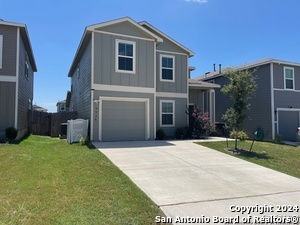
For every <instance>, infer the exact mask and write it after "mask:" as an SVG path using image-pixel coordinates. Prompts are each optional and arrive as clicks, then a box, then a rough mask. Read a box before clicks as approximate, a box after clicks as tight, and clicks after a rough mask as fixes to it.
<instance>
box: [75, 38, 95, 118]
mask: <svg viewBox="0 0 300 225" xmlns="http://www.w3.org/2000/svg"><path fill="white" fill-rule="evenodd" d="M78 66H79V76H78V74H77V69H75V71H74V73H73V76H72V78H71V85H72V88H71V89H72V96H71V101H70V111H77V113H78V118H81V119H89V120H90V117H91V68H92V67H91V41H90V42H89V44H88V45H87V47H86V49H85V51H84V53H83V55H82V57H81V59H80V61H79V63H78Z"/></svg>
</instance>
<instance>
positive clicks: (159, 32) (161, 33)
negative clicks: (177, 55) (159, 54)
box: [139, 21, 195, 57]
mask: <svg viewBox="0 0 300 225" xmlns="http://www.w3.org/2000/svg"><path fill="white" fill-rule="evenodd" d="M139 24H140V25H141V26H146V27H149V28H150V29H152V30H154V31H155V32H156V33H158V34H159V35H160V36H162V37H163V38H165V39H167V40H169V41H170V42H172V43H173V44H175V45H176V46H178V47H179V48H181V49H183V50H184V51H186V52H187V53H188V55H189V57H192V56H194V55H195V53H194V52H193V51H191V50H190V49H188V48H186V47H185V46H183V45H182V44H180V43H178V42H177V41H175V40H174V39H172V38H170V37H169V36H168V35H166V34H164V33H163V32H161V31H160V30H158V29H157V28H155V27H153V26H152V25H151V24H149V23H148V22H146V21H142V22H140V23H139Z"/></svg>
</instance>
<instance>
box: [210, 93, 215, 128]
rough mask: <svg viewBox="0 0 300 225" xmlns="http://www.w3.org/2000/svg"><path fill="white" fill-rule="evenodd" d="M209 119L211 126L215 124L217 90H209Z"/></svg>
mask: <svg viewBox="0 0 300 225" xmlns="http://www.w3.org/2000/svg"><path fill="white" fill-rule="evenodd" d="M209 117H210V124H215V122H216V121H215V90H214V89H211V90H209Z"/></svg>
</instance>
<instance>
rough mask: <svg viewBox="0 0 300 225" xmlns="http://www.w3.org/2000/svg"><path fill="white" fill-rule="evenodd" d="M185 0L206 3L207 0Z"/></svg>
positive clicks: (186, 0)
mask: <svg viewBox="0 0 300 225" xmlns="http://www.w3.org/2000/svg"><path fill="white" fill-rule="evenodd" d="M184 1H185V2H195V3H207V1H208V0H184Z"/></svg>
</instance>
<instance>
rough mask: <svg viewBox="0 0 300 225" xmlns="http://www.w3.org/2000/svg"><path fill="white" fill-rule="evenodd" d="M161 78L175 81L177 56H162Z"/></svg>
mask: <svg viewBox="0 0 300 225" xmlns="http://www.w3.org/2000/svg"><path fill="white" fill-rule="evenodd" d="M160 74H161V75H160V80H161V81H175V57H174V56H169V55H161V56H160Z"/></svg>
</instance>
